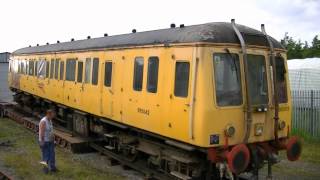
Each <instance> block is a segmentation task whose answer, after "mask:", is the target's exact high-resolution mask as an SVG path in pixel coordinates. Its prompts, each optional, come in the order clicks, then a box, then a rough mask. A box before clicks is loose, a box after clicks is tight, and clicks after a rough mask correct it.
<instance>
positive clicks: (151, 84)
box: [147, 57, 159, 93]
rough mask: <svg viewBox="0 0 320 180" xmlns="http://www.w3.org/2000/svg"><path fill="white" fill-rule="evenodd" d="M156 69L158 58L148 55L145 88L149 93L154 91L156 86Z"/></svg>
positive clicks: (157, 67)
mask: <svg viewBox="0 0 320 180" xmlns="http://www.w3.org/2000/svg"><path fill="white" fill-rule="evenodd" d="M158 69H159V58H158V57H150V58H149V60H148V77H147V90H148V92H151V93H156V92H157V88H158Z"/></svg>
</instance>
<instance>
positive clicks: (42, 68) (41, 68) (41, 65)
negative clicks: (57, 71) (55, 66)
mask: <svg viewBox="0 0 320 180" xmlns="http://www.w3.org/2000/svg"><path fill="white" fill-rule="evenodd" d="M37 71H38V76H39V77H40V78H45V75H46V60H39V61H38V70H37Z"/></svg>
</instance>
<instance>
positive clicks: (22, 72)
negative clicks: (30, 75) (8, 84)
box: [21, 60, 25, 74]
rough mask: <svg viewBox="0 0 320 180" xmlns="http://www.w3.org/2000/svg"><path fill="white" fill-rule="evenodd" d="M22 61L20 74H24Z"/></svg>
mask: <svg viewBox="0 0 320 180" xmlns="http://www.w3.org/2000/svg"><path fill="white" fill-rule="evenodd" d="M24 70H25V69H24V61H23V60H22V61H21V74H24Z"/></svg>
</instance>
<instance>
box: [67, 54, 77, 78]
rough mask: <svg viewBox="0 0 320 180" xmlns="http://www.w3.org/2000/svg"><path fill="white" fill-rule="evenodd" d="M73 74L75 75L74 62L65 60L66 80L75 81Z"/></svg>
mask: <svg viewBox="0 0 320 180" xmlns="http://www.w3.org/2000/svg"><path fill="white" fill-rule="evenodd" d="M75 73H76V60H75V59H67V66H66V80H67V81H75Z"/></svg>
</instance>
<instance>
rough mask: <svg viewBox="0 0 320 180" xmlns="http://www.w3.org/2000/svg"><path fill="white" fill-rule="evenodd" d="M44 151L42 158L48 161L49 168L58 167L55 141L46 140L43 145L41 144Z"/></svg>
mask: <svg viewBox="0 0 320 180" xmlns="http://www.w3.org/2000/svg"><path fill="white" fill-rule="evenodd" d="M40 148H41V151H42V160H43V161H45V162H47V164H48V168H49V170H55V169H56V159H55V158H56V157H55V152H54V142H44V144H43V146H40Z"/></svg>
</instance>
